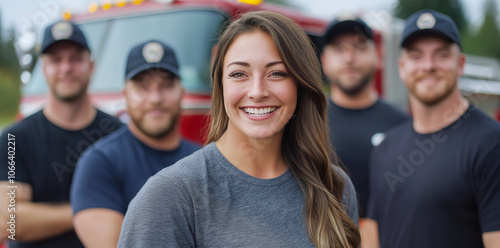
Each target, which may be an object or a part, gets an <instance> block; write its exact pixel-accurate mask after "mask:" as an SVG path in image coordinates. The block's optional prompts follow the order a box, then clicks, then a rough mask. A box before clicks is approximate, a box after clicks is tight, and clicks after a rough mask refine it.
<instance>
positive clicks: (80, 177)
mask: <svg viewBox="0 0 500 248" xmlns="http://www.w3.org/2000/svg"><path fill="white" fill-rule="evenodd" d="M93 148H94V147H91V148H90V149H87V151H85V152H84V153H83V155H82V156H81V157H80V159H79V160H78V163H77V165H76V170H75V174H74V176H73V182H72V185H71V195H70V202H71V207H72V208H73V213H74V214H76V213H78V212H79V211H81V210H84V209H89V208H107V209H112V210H115V211H118V212H120V213H122V214H125V212H126V211H127V204H128V203H127V202H126V200H125V198H124V197H123V194H122V192H121V188H122V187H121V181H120V179H119V176H118V175H117V173H118V172H117V171H118V170H117V168H114V167H113V164H112V162H111V161H109V159H108V158H107V157H105V156H104V155H103V154H102V153H101V152H100V151H99V150H96V149H93Z"/></svg>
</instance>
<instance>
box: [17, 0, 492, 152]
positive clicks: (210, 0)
mask: <svg viewBox="0 0 500 248" xmlns="http://www.w3.org/2000/svg"><path fill="white" fill-rule="evenodd" d="M114 1H115V2H111V1H105V2H103V3H102V4H101V5H98V4H97V3H92V4H90V5H89V8H88V10H87V11H86V12H85V13H79V14H74V15H72V14H70V13H65V14H64V16H65V19H69V20H71V21H74V22H76V23H78V24H80V25H81V27H82V30H83V31H84V32H85V34H86V36H87V39H88V42H89V44H90V47H91V49H92V56H93V59H94V60H95V72H94V74H93V77H92V80H91V81H92V82H91V84H90V87H89V91H90V94H91V99H92V101H93V103H94V104H95V105H96V106H97V107H98V108H99V109H101V110H103V111H105V112H108V113H110V114H112V115H115V116H117V117H118V118H120V119H121V120H122V121H123V122H127V121H128V115H127V113H126V105H125V100H124V97H123V96H122V93H121V92H122V89H123V86H124V82H125V76H124V74H125V73H124V70H125V61H126V56H127V54H128V52H129V51H130V49H131V48H132V47H133V46H134V45H136V44H138V43H140V42H143V41H145V40H149V39H157V40H161V41H163V42H165V43H167V44H169V45H170V46H172V47H173V48H174V50H175V51H176V54H177V56H178V60H179V62H180V74H181V78H182V83H183V86H184V88H185V89H186V94H185V96H184V98H183V100H182V107H183V113H182V116H181V132H182V135H183V136H184V137H186V138H188V139H190V140H192V141H195V142H199V143H203V141H204V136H205V132H206V127H207V124H208V117H209V111H210V101H211V82H210V70H211V62H212V59H213V56H214V52H215V45H216V43H217V38H218V35H219V34H220V33H221V31H222V30H223V29H224V26H225V25H226V24H227V23H228V21H230V20H234V19H236V18H238V16H239V15H241V14H242V13H245V12H249V11H258V10H269V11H274V12H278V13H281V14H283V15H285V16H287V17H289V18H291V19H292V20H294V21H295V22H296V23H297V24H298V25H299V26H300V27H301V28H302V29H303V30H304V31H305V32H306V33H307V34H308V36H309V37H310V39H311V41H312V42H313V43H314V44H315V45H316V46H317V48H318V49H317V51H318V58H319V52H320V49H321V46H322V44H321V36H322V35H323V33H324V31H325V29H326V27H327V25H328V22H329V20H325V19H321V18H315V17H311V16H307V15H305V14H303V13H302V12H300V11H298V10H296V9H292V8H289V7H286V6H280V5H274V4H268V3H263V2H262V1H261V0H128V1H126V0H114ZM358 15H359V16H361V17H362V18H363V19H365V21H366V22H367V23H368V24H369V25H370V26H371V27H372V29H373V30H374V40H375V44H376V47H377V50H378V52H379V56H380V61H381V62H380V65H379V67H378V68H377V71H376V74H375V88H376V90H377V91H378V93H379V94H380V95H381V96H382V97H383V98H384V99H386V100H387V101H389V102H390V103H392V104H394V105H395V106H397V107H399V108H401V109H402V110H403V111H408V110H409V107H408V94H407V91H406V88H405V86H404V83H403V82H401V80H400V79H399V74H398V69H397V59H398V57H399V52H400V51H399V39H400V35H401V33H402V30H403V27H404V21H403V20H401V19H397V18H394V17H393V16H392V15H390V13H389V12H387V11H368V12H364V13H358ZM332 18H333V15H332ZM474 61H479V62H477V63H475V62H474ZM473 62H474V63H475V64H474V63H468V64H467V65H466V68H465V71H466V74H467V75H466V76H465V77H463V78H462V79H461V80H460V82H459V87H460V88H461V89H462V91H463V93H464V95H466V96H467V97H468V99H469V100H470V101H471V102H472V103H473V104H475V105H479V106H478V107H479V108H482V109H483V110H484V111H485V112H487V113H488V114H489V115H490V116H492V117H493V118H497V119H498V120H500V108H499V106H500V82H498V81H499V80H500V66H498V65H497V67H498V68H496V69H495V68H494V65H493V67H492V68H493V69H491V68H490V67H488V66H489V64H491V63H489V64H488V63H483V62H484V61H483V60H481V59H479V60H478V59H475V60H473ZM490 62H491V61H490ZM493 64H494V62H493ZM488 68H490V69H488ZM480 71H483V72H485V71H488V72H491V73H490V74H491V75H490V76H489V78H484V77H483V78H482V77H481V75H483V76H484V75H485V74H484V73H482V72H481V73H479V74H478V73H477V72H480ZM474 72H476V74H474ZM495 73H496V74H495ZM478 76H479V77H478ZM492 79H493V80H492ZM495 80H496V81H495ZM325 82H326V81H325ZM325 86H327V84H325ZM325 89H327V90H328V87H325ZM47 91H48V89H47V84H46V83H45V79H44V77H43V75H42V71H41V66H40V63H38V64H37V65H36V66H35V68H34V70H33V73H32V76H31V80H30V81H29V82H28V83H27V84H26V85H25V86H24V87H23V90H22V94H23V96H22V99H21V103H20V115H21V118H22V116H27V115H29V114H31V113H33V112H35V111H36V110H38V109H40V108H41V107H42V106H43V104H44V102H45V99H46V95H47Z"/></svg>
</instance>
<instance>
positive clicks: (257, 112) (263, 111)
mask: <svg viewBox="0 0 500 248" xmlns="http://www.w3.org/2000/svg"><path fill="white" fill-rule="evenodd" d="M243 110H245V112H246V113H247V114H249V115H251V116H264V115H268V114H270V113H272V112H274V110H276V107H268V108H244V109H243Z"/></svg>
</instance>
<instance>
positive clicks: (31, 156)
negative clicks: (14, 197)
mask: <svg viewBox="0 0 500 248" xmlns="http://www.w3.org/2000/svg"><path fill="white" fill-rule="evenodd" d="M121 125H123V124H122V123H121V122H120V121H119V120H118V119H116V118H115V117H112V116H110V115H107V114H105V113H103V112H101V111H97V114H96V117H95V119H94V121H93V122H92V123H91V124H90V125H89V126H88V127H86V128H84V129H82V130H76V131H72V130H65V129H62V128H60V127H58V126H56V125H54V124H53V123H51V122H50V121H49V120H48V119H47V118H46V117H45V115H44V114H43V112H42V110H40V111H38V112H36V113H35V114H33V115H31V116H29V117H27V118H26V119H24V120H22V121H21V122H19V123H17V124H15V125H13V126H12V127H10V128H8V129H7V130H5V131H4V132H3V133H2V136H1V138H0V151H4V152H3V154H4V155H3V156H2V157H1V158H0V159H1V161H4V162H3V166H0V168H1V169H0V180H9V179H11V178H8V175H9V174H8V173H9V170H10V169H12V168H9V167H8V163H9V162H11V160H9V159H8V156H7V155H6V154H7V151H8V149H9V148H8V147H15V148H14V149H15V157H14V162H15V169H14V173H15V178H14V180H15V181H19V182H24V183H27V184H30V185H31V187H32V189H33V198H32V201H33V202H48V203H53V204H57V203H69V192H70V185H71V181H72V178H73V172H74V169H75V166H76V162H77V160H78V158H79V157H80V155H81V154H82V152H83V151H84V150H85V149H86V148H87V147H89V146H90V145H91V144H92V143H94V142H95V141H97V140H98V139H100V138H102V137H104V136H106V135H108V134H109V133H111V132H113V131H114V130H116V129H117V128H119V127H120V126H121ZM9 137H10V138H11V141H14V143H10V144H8V139H9ZM12 137H14V139H12ZM10 150H12V148H10ZM10 173H11V174H12V172H10ZM9 214H11V213H9ZM9 247H83V245H82V244H81V243H80V241H79V239H78V237H77V236H76V233H75V232H74V231H71V232H68V233H65V234H63V235H60V236H57V237H54V238H51V239H47V240H43V241H40V242H34V243H21V242H12V241H11V242H10V243H9Z"/></svg>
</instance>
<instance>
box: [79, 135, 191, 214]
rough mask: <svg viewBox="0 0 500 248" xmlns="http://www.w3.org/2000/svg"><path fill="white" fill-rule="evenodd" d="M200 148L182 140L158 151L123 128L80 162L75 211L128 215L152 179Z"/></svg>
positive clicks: (99, 143) (98, 145) (85, 154)
mask: <svg viewBox="0 0 500 248" xmlns="http://www.w3.org/2000/svg"><path fill="white" fill-rule="evenodd" d="M199 148H200V146H199V145H196V144H194V143H191V142H188V141H186V140H182V141H181V143H180V145H179V147H177V148H176V149H174V150H170V151H163V150H157V149H154V148H151V147H149V146H147V145H146V144H144V143H142V142H141V141H139V140H138V139H137V138H136V137H135V136H134V135H133V134H132V133H131V132H130V130H129V129H128V127H126V126H124V127H122V128H121V129H119V130H117V131H116V132H115V133H113V134H112V135H110V136H108V137H106V138H105V139H102V140H101V141H99V142H97V143H96V144H95V145H94V146H92V147H91V148H90V149H88V150H87V151H86V152H85V153H84V154H83V155H82V157H81V159H80V160H79V161H78V166H77V170H76V172H75V177H74V180H73V185H72V189H71V206H72V207H73V212H74V213H75V214H76V213H77V212H79V211H81V210H84V209H88V208H107V209H112V210H115V211H117V212H120V213H122V214H125V213H126V212H127V208H128V204H129V203H130V201H131V200H132V199H133V198H134V196H135V195H136V194H137V192H139V190H140V189H141V188H142V186H143V185H144V183H145V182H146V181H147V180H148V179H149V177H151V176H152V175H154V174H156V173H157V172H158V171H160V170H162V169H163V168H165V167H167V166H169V165H172V164H174V163H175V162H177V161H178V160H180V159H181V158H184V157H185V156H187V155H189V154H191V153H193V152H194V151H196V150H198V149H199Z"/></svg>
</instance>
